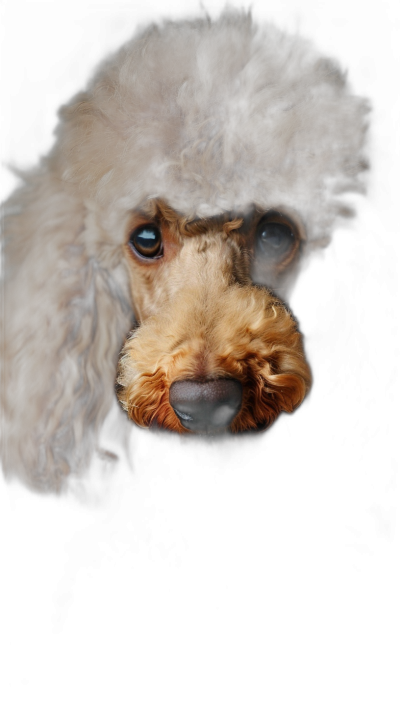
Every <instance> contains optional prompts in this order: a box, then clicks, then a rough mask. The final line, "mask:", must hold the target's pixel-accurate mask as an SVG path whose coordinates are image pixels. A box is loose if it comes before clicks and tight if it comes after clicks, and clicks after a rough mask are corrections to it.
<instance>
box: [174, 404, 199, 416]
mask: <svg viewBox="0 0 400 714" xmlns="http://www.w3.org/2000/svg"><path fill="white" fill-rule="evenodd" d="M174 409H175V411H176V412H179V413H180V414H184V415H185V416H193V414H194V411H193V409H192V408H191V407H189V406H188V405H187V404H174Z"/></svg>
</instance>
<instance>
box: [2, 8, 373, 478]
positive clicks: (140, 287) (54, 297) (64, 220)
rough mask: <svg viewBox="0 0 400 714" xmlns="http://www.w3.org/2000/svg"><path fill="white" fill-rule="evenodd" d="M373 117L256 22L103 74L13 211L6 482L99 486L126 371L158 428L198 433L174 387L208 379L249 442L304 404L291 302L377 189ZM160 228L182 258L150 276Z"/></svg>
mask: <svg viewBox="0 0 400 714" xmlns="http://www.w3.org/2000/svg"><path fill="white" fill-rule="evenodd" d="M367 111H368V106H367V104H366V103H365V101H364V100H362V99H359V98H357V97H355V96H353V95H352V94H351V92H350V91H349V88H348V85H347V82H346V78H345V76H344V74H343V73H342V72H341V70H340V69H339V68H338V66H337V65H336V63H335V62H333V61H332V60H330V59H326V58H323V57H322V58H321V57H320V56H319V55H318V53H317V52H316V51H315V50H314V48H313V47H312V46H311V45H310V44H309V43H308V42H306V41H305V40H303V39H301V38H299V37H291V36H289V35H286V34H284V33H282V32H280V31H279V30H278V29H276V28H275V27H273V26H271V25H267V26H265V27H258V26H257V25H256V24H255V23H254V22H253V20H252V18H251V16H250V14H248V13H243V12H236V11H226V12H225V13H223V14H222V15H221V17H220V18H219V19H218V20H216V21H215V22H211V21H210V20H209V19H208V18H203V19H198V20H194V21H182V22H165V23H163V24H161V25H160V26H157V25H152V26H150V27H148V28H146V29H145V30H143V31H141V32H139V33H138V34H137V35H136V36H135V37H134V38H133V39H132V40H131V41H130V42H128V43H127V44H126V45H125V46H124V47H122V48H121V49H120V50H119V51H118V52H117V53H116V54H115V55H113V56H112V57H110V58H108V59H107V60H106V61H105V62H104V63H103V64H102V65H101V67H100V68H99V69H98V71H97V73H96V74H95V76H94V78H93V79H92V80H91V82H90V83H89V85H88V87H87V89H86V90H85V91H83V92H81V93H79V94H78V95H77V96H76V97H74V98H73V99H72V100H71V102H70V103H69V104H68V105H67V106H65V107H62V109H61V110H60V122H59V125H58V127H57V130H56V141H55V144H54V146H53V148H52V150H51V151H50V153H49V154H48V156H45V157H43V158H42V160H41V161H40V164H39V165H38V166H37V167H36V168H34V169H32V170H31V171H27V172H21V173H20V176H21V179H22V183H21V186H20V187H19V188H18V189H17V190H16V191H15V192H14V193H13V195H12V196H11V197H10V198H9V200H8V201H7V202H6V204H5V206H4V235H3V256H4V265H3V267H4V269H3V296H4V308H3V325H2V343H1V350H2V358H3V371H2V389H1V406H2V412H3V417H4V419H3V424H4V429H3V442H2V465H3V469H4V472H5V473H6V474H7V475H17V476H19V477H20V478H22V479H23V480H24V481H25V482H26V483H27V484H29V485H30V486H31V487H33V488H36V489H41V490H56V491H57V490H60V489H62V488H63V486H64V485H65V483H66V477H67V476H68V474H70V473H75V474H77V473H81V472H82V471H84V470H85V469H86V468H87V466H88V464H89V463H90V460H91V457H92V454H93V451H94V450H95V449H96V448H97V444H98V435H99V430H100V427H101V425H102V423H103V422H104V419H105V417H106V416H107V414H108V413H109V411H110V408H111V406H112V404H113V401H114V400H115V379H116V374H117V370H118V381H119V388H118V389H119V398H120V399H121V402H122V404H123V406H124V408H125V409H126V410H127V412H128V414H129V416H130V417H131V418H133V419H134V420H135V421H136V422H137V423H139V424H141V425H147V424H150V423H154V422H156V423H158V424H161V425H163V426H167V427H168V428H171V429H175V430H178V431H183V430H184V428H185V427H183V426H182V424H181V423H180V422H179V420H178V419H177V416H176V413H175V412H174V410H173V409H171V405H170V403H169V400H168V389H169V386H170V385H171V383H174V380H175V381H176V380H182V379H185V378H189V377H195V378H196V379H210V378H215V377H218V376H222V377H226V376H230V377H233V378H235V379H238V380H239V381H240V383H241V385H242V387H243V402H242V408H241V410H240V412H239V413H238V414H237V416H236V417H235V420H234V421H233V423H232V427H231V428H232V430H233V431H240V430H244V429H249V428H253V427H255V426H260V425H261V426H265V425H268V424H269V423H271V421H272V420H273V419H274V418H275V417H276V416H277V415H278V414H279V412H281V411H282V410H283V411H292V410H293V409H294V408H295V407H296V406H297V405H298V404H300V402H301V401H302V399H303V398H304V396H305V394H306V392H307V389H308V387H309V383H310V373H309V369H308V366H307V363H306V360H305V357H304V353H303V348H302V342H301V337H300V334H299V331H298V328H297V325H296V322H295V321H294V319H293V317H292V316H291V314H290V312H289V310H288V309H287V308H286V306H285V304H284V302H282V299H281V298H282V296H284V294H285V289H286V288H287V286H288V285H289V283H290V282H291V281H292V280H293V278H294V277H295V275H296V273H297V272H298V269H299V267H300V265H301V261H302V259H303V256H304V255H306V254H307V253H308V252H309V251H310V249H311V248H312V247H314V246H318V245H325V244H326V243H327V241H328V239H329V236H330V234H331V231H332V228H333V226H334V224H335V221H336V220H337V219H338V218H340V217H342V216H345V215H349V214H350V213H351V210H350V209H349V205H348V201H347V200H346V197H345V196H344V195H343V194H345V193H347V192H349V191H360V190H362V189H363V183H362V180H361V178H360V175H361V173H362V171H363V170H364V169H365V167H366V161H365V157H364V154H363V145H364V135H365V130H366V113H367ZM271 211H272V212H273V215H275V216H276V220H277V221H278V223H280V222H284V223H285V225H286V224H288V225H290V226H291V227H292V228H291V229H292V230H293V244H292V248H291V250H290V251H288V252H287V254H285V256H284V259H282V260H281V261H279V262H276V263H275V264H270V263H269V262H268V260H262V259H261V258H260V259H259V257H258V255H257V250H256V248H255V232H256V231H257V225H259V221H260V220H262V216H264V215H269V212H271ZM149 217H150V218H149ZM150 219H151V220H155V221H157V222H158V224H157V225H159V226H160V230H161V231H162V237H163V244H164V248H163V250H164V253H163V256H162V258H161V259H159V260H155V261H153V262H152V261H147V262H146V261H141V260H140V259H138V256H137V255H136V256H135V255H134V253H133V252H132V250H131V249H130V246H129V236H130V235H132V231H134V230H135V227H137V226H138V225H141V222H143V221H148V220H150ZM271 290H272V291H273V292H271ZM277 296H279V297H277ZM132 325H136V327H137V329H135V330H134V332H133V333H132V334H131V335H130V336H129V332H130V330H131V329H132ZM127 335H128V338H127ZM124 343H125V346H124V347H123V345H124ZM122 347H123V352H122V356H121V358H120V360H119V353H120V351H121V348H122ZM118 361H119V366H118ZM123 417H124V415H123V413H122V411H121V418H123Z"/></svg>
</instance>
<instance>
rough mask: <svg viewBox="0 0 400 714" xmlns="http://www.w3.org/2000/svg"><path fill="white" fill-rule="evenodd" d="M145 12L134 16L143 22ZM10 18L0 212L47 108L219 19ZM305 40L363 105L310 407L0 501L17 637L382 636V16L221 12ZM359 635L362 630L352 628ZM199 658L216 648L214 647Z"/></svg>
mask: <svg viewBox="0 0 400 714" xmlns="http://www.w3.org/2000/svg"><path fill="white" fill-rule="evenodd" d="M143 5H146V6H148V8H149V9H148V12H147V11H146V9H144V8H143ZM189 6H190V11H188V10H187V9H186V8H185V6H184V5H183V4H178V3H176V2H174V1H173V2H170V3H169V4H168V9H166V5H163V9H161V7H160V6H157V5H156V4H155V3H154V2H153V3H148V4H139V3H135V2H132V3H129V4H125V3H124V4H121V3H119V2H112V3H97V4H85V3H79V4H72V3H58V4H39V3H30V4H29V5H27V4H24V3H13V5H12V7H10V8H9V10H8V13H7V17H6V22H5V24H4V25H3V33H2V43H1V44H2V52H3V61H2V70H3V72H2V98H3V108H2V132H1V136H2V142H3V147H2V165H1V178H2V184H1V198H2V199H4V198H6V197H7V196H8V195H9V194H10V193H11V192H12V190H13V189H14V188H15V187H16V186H17V180H16V179H15V177H14V176H13V175H12V173H11V172H10V170H9V167H10V166H15V167H18V168H29V167H31V166H34V165H35V164H36V163H37V162H38V160H39V158H40V157H41V156H43V155H45V154H46V153H47V152H48V151H49V150H50V148H51V147H52V143H53V131H54V129H55V127H56V124H57V110H58V108H59V106H60V105H62V104H63V103H65V102H67V101H68V100H69V99H70V98H71V97H72V96H73V95H74V94H75V93H76V92H77V91H79V90H81V89H83V88H84V87H85V84H86V82H87V81H88V80H89V79H90V77H91V75H92V73H93V70H94V69H95V68H96V65H97V64H98V63H99V61H101V60H102V59H104V57H106V56H107V55H108V54H110V53H112V52H113V51H115V50H116V49H118V48H119V46H120V45H121V44H122V43H124V42H125V41H127V40H129V39H130V38H131V37H132V35H133V34H135V33H136V32H138V31H139V32H140V30H141V29H143V28H144V27H145V26H146V25H147V24H148V23H149V22H151V21H159V20H160V19H164V18H165V19H180V18H189V19H190V18H193V17H204V16H205V15H208V16H210V17H211V19H216V18H217V17H218V16H219V14H220V11H221V10H222V9H223V8H224V7H226V4H225V3H220V2H213V3H210V2H191V3H190V4H189ZM230 7H235V8H239V9H245V10H251V12H252V15H253V18H254V20H255V21H256V22H260V23H272V24H274V25H275V26H277V27H278V28H279V29H281V30H283V31H285V32H286V33H287V34H290V35H297V36H299V37H303V38H306V39H309V40H310V41H311V42H312V43H313V44H314V46H316V47H317V48H318V49H319V51H320V52H321V53H322V54H324V55H327V56H331V57H334V58H335V59H336V60H337V61H338V62H339V64H340V66H341V67H342V68H343V70H345V71H346V72H347V77H348V80H349V83H350V86H351V88H352V90H353V92H354V93H355V94H357V95H361V96H365V97H368V98H369V99H370V102H371V107H372V113H371V138H370V144H369V149H368V151H369V158H370V165H371V171H370V177H369V192H368V197H367V198H366V199H359V200H358V201H357V207H358V218H357V220H356V221H355V222H354V224H353V225H352V227H351V228H350V229H347V228H343V229H341V230H338V231H337V234H336V235H335V239H334V241H333V243H332V244H331V246H329V248H328V249H327V250H326V252H325V257H324V259H323V260H320V261H317V262H316V263H315V264H314V265H313V266H312V267H311V268H310V270H309V272H308V273H307V274H306V275H304V276H303V278H302V279H301V281H300V283H299V285H298V289H297V292H296V295H295V297H294V299H293V305H292V307H293V310H294V313H295V315H296V317H297V318H298V319H299V322H300V327H301V329H302V330H303V332H304V333H305V335H306V346H307V350H308V353H309V355H310V359H311V362H312V365H313V369H314V375H315V385H314V388H313V392H312V395H311V398H310V400H309V402H308V403H307V404H304V405H303V406H302V407H301V408H300V409H299V410H298V411H297V412H296V413H295V414H294V415H293V416H290V417H281V418H280V419H279V421H278V422H277V423H276V424H275V425H274V427H273V428H271V429H270V430H269V431H268V432H267V433H265V434H264V435H262V436H260V437H259V438H258V439H255V440H248V441H246V442H244V443H240V444H231V445H229V446H228V447H226V448H224V449H223V450H221V449H216V450H210V449H206V450H204V451H196V452H193V451H192V450H189V449H186V448H184V447H182V446H179V445H177V444H170V443H169V442H166V441H165V440H161V441H154V440H153V439H149V438H148V437H145V436H143V435H141V434H140V433H139V432H137V433H136V435H135V439H136V442H137V443H136V445H135V457H136V458H135V469H134V471H133V473H131V472H129V471H124V470H123V469H120V470H119V471H118V472H116V474H115V476H114V478H113V480H112V483H109V484H106V485H105V486H104V485H100V484H99V486H98V489H96V488H95V489H94V491H93V492H92V495H91V496H90V498H88V499H87V500H86V503H85V504H82V505H76V503H74V502H73V500H72V499H55V498H47V497H38V496H34V495H32V494H30V493H28V492H27V491H25V490H24V489H22V488H19V487H17V486H15V485H13V486H10V485H5V484H4V483H2V486H1V490H2V505H1V509H2V522H3V524H4V526H5V528H4V536H3V542H2V564H1V568H2V572H3V576H4V578H3V582H4V593H5V595H6V607H5V609H4V612H5V620H6V624H7V625H9V626H10V627H11V628H12V630H15V631H16V630H21V632H22V633H28V632H30V631H31V629H32V628H38V629H39V631H40V632H42V633H43V632H46V631H51V630H53V631H56V632H69V633H70V632H73V633H74V634H76V635H77V636H78V637H86V636H87V635H91V634H92V633H99V634H104V633H112V634H118V633H120V634H121V635H122V636H125V635H126V634H127V633H130V634H131V633H134V634H136V635H137V634H138V633H139V632H142V631H144V630H145V631H146V633H149V632H150V631H151V632H153V631H154V632H155V633H157V632H159V631H160V628H163V627H165V626H168V627H172V628H173V629H175V630H176V631H177V629H178V628H179V627H180V626H181V625H182V624H183V626H184V628H185V629H186V630H187V631H188V632H189V633H190V632H192V631H193V630H194V629H195V628H197V627H198V626H199V623H200V622H209V623H210V622H211V623H217V627H216V628H214V633H216V632H217V631H219V628H220V627H221V626H222V625H223V624H226V625H227V627H228V628H229V629H230V631H231V633H232V634H233V636H236V633H237V632H238V631H239V630H243V631H244V632H248V633H249V634H251V633H252V632H253V633H255V634H256V636H261V632H262V631H268V632H269V633H271V632H272V631H273V630H275V631H277V632H278V633H279V632H283V631H287V630H289V631H290V630H291V631H292V632H293V630H292V628H293V627H298V626H300V627H303V628H305V630H307V633H308V635H307V636H309V635H310V633H311V632H312V631H315V632H318V631H320V632H326V630H327V629H329V631H330V632H331V633H334V632H335V630H336V628H337V627H338V628H339V630H340V632H343V633H344V636H345V637H348V636H351V635H352V633H353V634H354V631H355V628H356V627H357V626H358V627H359V629H360V631H361V632H363V633H364V635H365V633H366V632H367V633H368V636H369V634H370V633H371V630H372V628H375V629H377V630H378V631H379V630H380V631H381V632H385V631H386V628H389V629H390V626H391V617H392V610H391V605H392V603H393V597H394V593H393V589H394V583H395V577H394V572H395V570H397V562H398V553H397V551H396V550H395V546H394V544H395V537H396V524H397V505H396V499H395V484H394V481H395V470H396V468H397V459H396V456H397V452H398V435H397V424H396V421H397V419H396V417H397V409H396V407H397V403H398V397H397V395H396V394H395V391H396V388H397V381H398V379H397V370H396V366H397V364H398V361H397V355H396V354H395V344H396V327H397V322H398V320H397V316H396V297H397V261H396V259H395V254H396V244H397V242H398V240H399V220H398V212H397V210H396V209H397V193H398V179H397V176H398V167H397V160H396V154H397V133H396V132H397V131H398V129H397V124H398V119H397V117H396V110H395V103H396V97H395V89H394V88H395V87H397V84H398V78H397V72H398V68H397V56H396V52H397V50H396V38H395V37H394V31H393V30H392V28H393V26H394V18H393V17H392V16H391V12H390V11H389V4H388V3H386V5H385V4H384V3H380V4H379V7H378V8H376V7H374V12H373V13H372V11H368V10H367V5H366V4H365V3H354V2H343V1H342V0H340V1H339V2H331V3H326V2H324V3H319V4H317V3H315V2H308V1H305V2H292V1H287V2H284V3H283V2H281V3H279V4H277V3H272V2H269V3H268V2H253V3H251V4H249V5H247V4H245V3H230ZM366 623H367V625H366ZM211 646H212V641H211Z"/></svg>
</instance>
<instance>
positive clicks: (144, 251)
mask: <svg viewBox="0 0 400 714" xmlns="http://www.w3.org/2000/svg"><path fill="white" fill-rule="evenodd" d="M128 243H129V245H130V246H131V248H133V250H134V252H135V253H137V254H138V255H139V256H141V257H143V258H160V257H161V256H162V254H163V250H162V237H161V232H160V229H159V228H158V226H156V225H155V224H154V223H148V224H146V225H144V226H138V228H135V230H134V231H132V233H131V235H130V236H129V241H128Z"/></svg>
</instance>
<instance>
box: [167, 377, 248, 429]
mask: <svg viewBox="0 0 400 714" xmlns="http://www.w3.org/2000/svg"><path fill="white" fill-rule="evenodd" d="M169 403H170V404H171V407H172V408H173V410H174V412H175V414H176V415H177V417H178V419H179V420H180V422H181V424H182V426H184V427H186V429H190V431H198V432H203V433H204V432H205V433H207V434H212V433H214V432H218V431H222V430H223V429H226V427H228V426H229V424H230V423H231V422H232V421H233V419H234V418H235V416H236V414H238V413H239V410H240V407H241V404H242V385H241V384H240V382H238V381H237V379H210V380H209V381H208V382H198V381H196V380H195V379H183V380H181V381H179V382H174V383H173V384H172V385H171V387H170V390H169Z"/></svg>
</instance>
